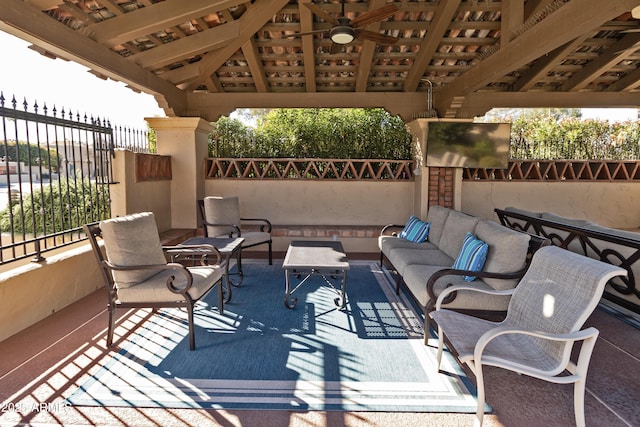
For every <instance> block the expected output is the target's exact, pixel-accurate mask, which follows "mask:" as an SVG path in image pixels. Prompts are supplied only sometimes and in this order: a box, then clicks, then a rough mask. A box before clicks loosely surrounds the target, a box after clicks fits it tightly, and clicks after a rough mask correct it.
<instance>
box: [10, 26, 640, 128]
mask: <svg viewBox="0 0 640 427" xmlns="http://www.w3.org/2000/svg"><path fill="white" fill-rule="evenodd" d="M28 46H29V43H27V42H25V41H23V40H21V39H19V38H17V37H14V36H12V35H11V34H8V33H5V32H3V31H0V52H1V53H2V58H3V59H4V61H2V63H0V92H2V93H3V94H4V97H5V99H6V101H5V107H10V106H11V104H10V101H11V99H12V98H13V97H14V96H15V97H16V100H17V101H18V102H19V103H20V104H22V102H23V100H24V99H25V98H26V100H27V102H28V104H29V111H32V112H33V109H32V106H33V104H34V103H35V102H37V103H38V105H39V106H40V108H42V106H43V104H45V103H46V105H47V107H49V108H51V106H52V105H55V106H56V107H58V108H61V107H64V109H65V110H66V111H68V110H69V109H71V111H73V112H74V113H75V112H79V113H81V115H82V116H83V115H84V114H87V115H88V116H91V115H93V116H94V117H95V116H98V117H100V118H106V119H108V120H110V121H111V124H112V125H120V126H128V127H132V128H134V129H146V128H147V124H146V122H145V120H144V118H145V117H164V116H165V114H164V111H163V110H162V109H161V108H160V107H158V104H157V103H156V101H155V99H154V98H153V96H151V95H147V94H142V93H136V92H134V91H133V90H131V89H128V88H127V87H125V85H124V83H121V82H116V81H113V80H101V79H99V78H98V77H96V76H94V75H93V74H90V73H89V72H88V68H86V67H84V66H82V65H80V64H76V63H75V62H71V61H69V62H67V61H63V60H61V59H55V60H54V59H50V58H47V57H45V56H42V55H40V54H39V53H37V52H35V51H33V50H31V49H29V48H28ZM39 70H42V71H39ZM40 112H42V111H41V110H40ZM582 117H583V118H585V119H586V118H601V119H605V120H609V121H626V120H636V119H637V118H638V110H637V109H635V108H583V109H582Z"/></svg>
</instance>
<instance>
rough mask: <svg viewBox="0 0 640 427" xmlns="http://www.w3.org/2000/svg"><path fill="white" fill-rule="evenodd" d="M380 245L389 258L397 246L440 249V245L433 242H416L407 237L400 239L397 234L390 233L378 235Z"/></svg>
mask: <svg viewBox="0 0 640 427" xmlns="http://www.w3.org/2000/svg"><path fill="white" fill-rule="evenodd" d="M378 247H379V248H380V251H382V253H383V254H384V255H385V256H386V257H387V258H389V255H390V254H391V251H392V250H393V249H396V248H408V249H438V247H437V246H436V245H434V244H433V243H431V242H422V243H414V242H411V241H409V240H406V239H400V238H398V237H396V236H389V235H385V236H379V237H378Z"/></svg>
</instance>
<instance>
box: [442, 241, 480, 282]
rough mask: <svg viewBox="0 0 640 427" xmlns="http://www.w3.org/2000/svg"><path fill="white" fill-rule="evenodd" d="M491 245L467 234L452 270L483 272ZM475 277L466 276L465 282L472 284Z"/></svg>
mask: <svg viewBox="0 0 640 427" xmlns="http://www.w3.org/2000/svg"><path fill="white" fill-rule="evenodd" d="M488 250H489V245H488V244H486V243H485V242H483V241H482V240H480V239H478V238H477V237H476V236H474V235H473V234H471V233H467V235H466V236H465V237H464V240H463V242H462V248H460V253H459V254H458V257H457V258H456V260H455V261H454V262H453V265H452V266H451V268H454V269H456V270H469V271H482V266H484V262H485V260H486V259H487V252H488ZM475 279H476V278H475V276H464V280H466V281H467V282H472V281H474V280H475Z"/></svg>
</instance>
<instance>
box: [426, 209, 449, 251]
mask: <svg viewBox="0 0 640 427" xmlns="http://www.w3.org/2000/svg"><path fill="white" fill-rule="evenodd" d="M449 212H451V209H449V208H445V207H444V206H438V205H433V206H431V207H429V212H428V213H427V222H429V223H430V224H431V227H430V229H429V241H430V242H431V243H433V244H434V245H436V246H440V238H441V237H442V231H443V230H444V225H445V223H446V222H447V217H448V216H449Z"/></svg>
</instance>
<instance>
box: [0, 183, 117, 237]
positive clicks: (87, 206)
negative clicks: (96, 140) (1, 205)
mask: <svg viewBox="0 0 640 427" xmlns="http://www.w3.org/2000/svg"><path fill="white" fill-rule="evenodd" d="M109 209H110V208H109V196H108V189H107V188H106V187H102V186H97V187H96V185H95V184H93V183H91V182H90V181H89V180H88V179H84V180H75V179H70V180H67V179H62V180H60V181H57V182H55V183H53V184H51V185H48V186H46V187H44V188H43V189H42V190H36V191H34V192H33V193H32V194H30V195H24V197H23V198H22V201H20V200H16V201H13V202H12V203H11V205H10V206H8V207H7V208H5V209H3V210H2V211H0V231H3V232H10V231H13V232H20V233H33V234H42V233H47V234H48V233H52V232H58V231H63V230H72V229H74V228H77V227H81V226H82V225H83V224H85V223H88V222H93V221H97V220H100V219H105V218H108V217H109V214H110V212H109Z"/></svg>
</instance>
